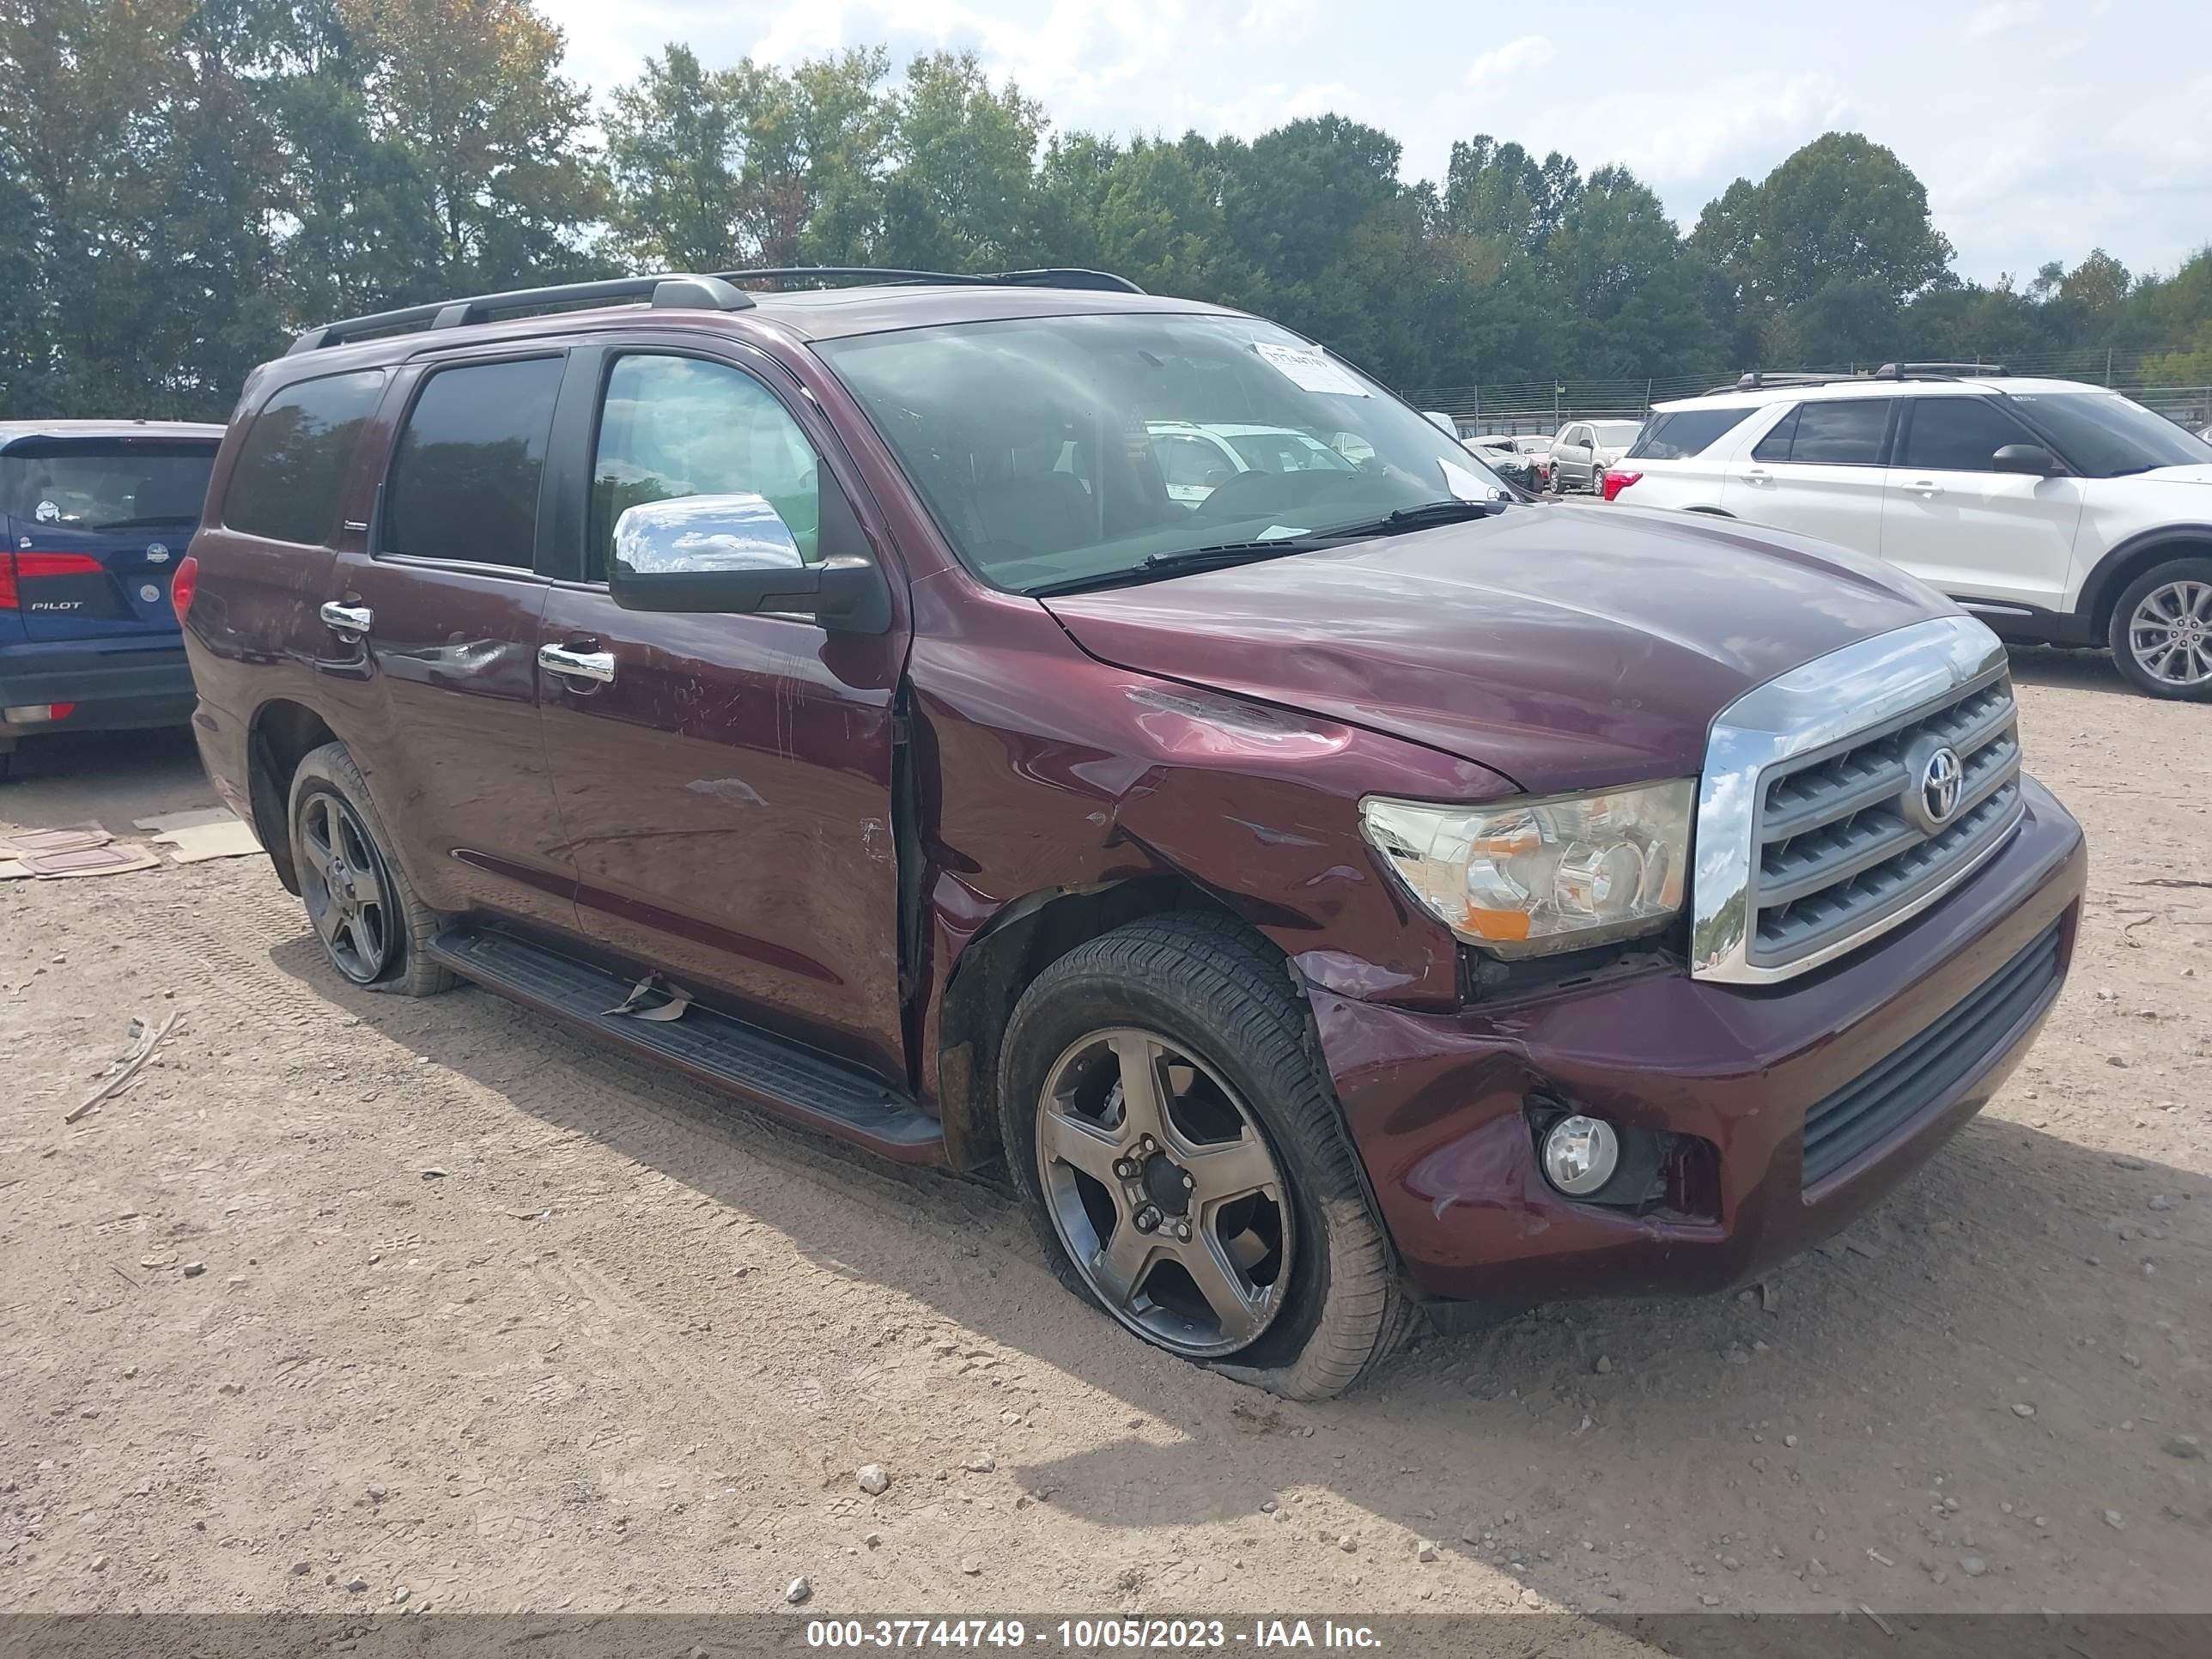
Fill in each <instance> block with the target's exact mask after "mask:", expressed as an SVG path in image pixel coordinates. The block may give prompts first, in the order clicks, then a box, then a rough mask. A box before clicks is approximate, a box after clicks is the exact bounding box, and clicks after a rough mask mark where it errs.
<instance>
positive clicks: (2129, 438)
mask: <svg viewBox="0 0 2212 1659" xmlns="http://www.w3.org/2000/svg"><path fill="white" fill-rule="evenodd" d="M2006 396H2007V397H2008V398H2009V399H2010V401H2011V403H2012V404H2013V406H2014V407H2015V408H2016V409H2018V410H2020V411H2021V414H2023V415H2025V416H2027V417H2028V419H2029V420H2031V421H2033V422H2035V424H2036V425H2038V426H2039V427H2040V428H2043V430H2044V432H2045V434H2046V435H2048V436H2049V437H2050V438H2051V441H2053V442H2055V443H2056V444H2057V446H2058V453H2060V454H2061V455H2063V456H2064V457H2065V458H2066V460H2067V463H2068V464H2069V465H2071V466H2072V467H2073V468H2074V470H2075V471H2077V472H2080V473H2081V474H2083V475H2084V476H2086V477H2092V478H2118V477H2124V476H2126V475H2127V474H2129V473H2130V472H2148V471H2150V470H2151V469H2152V468H2153V467H2156V466H2203V465H2206V464H2208V463H2212V444H2208V443H2206V442H2205V441H2203V439H2202V438H2198V437H2195V436H2192V435H2191V434H2190V433H2189V432H2188V431H2186V430H2185V428H2181V427H2178V426H2176V425H2175V424H2174V423H2173V422H2172V421H2169V420H2167V419H2166V416H2163V415H2154V414H2152V413H2151V411H2150V410H2148V409H2145V408H2144V407H2143V406H2142V404H2138V403H2134V402H2130V400H2129V399H2128V398H2123V397H2121V396H2120V395H2119V394H2118V392H2008V393H2007V394H2006Z"/></svg>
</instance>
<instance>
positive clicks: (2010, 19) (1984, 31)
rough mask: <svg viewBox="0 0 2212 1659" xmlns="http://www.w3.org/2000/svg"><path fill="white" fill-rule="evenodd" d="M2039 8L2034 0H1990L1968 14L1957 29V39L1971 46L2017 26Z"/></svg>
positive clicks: (2032, 15) (2028, 18)
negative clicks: (1971, 13)
mask: <svg viewBox="0 0 2212 1659" xmlns="http://www.w3.org/2000/svg"><path fill="white" fill-rule="evenodd" d="M2039 9H2041V8H2039V6H2037V5H2036V4H2035V3H2034V0H1991V3H1990V4H1989V5H1986V6H1984V7H1982V8H1980V9H1978V10H1977V11H1976V12H1974V13H1973V15H1971V16H1969V17H1968V18H1967V19H1966V22H1965V23H1964V24H1963V25H1961V26H1960V29H1959V39H1960V40H1963V41H1965V42H1966V44H1967V45H1968V46H1972V45H1973V44H1974V42H1976V41H1977V40H1991V39H1993V38H1995V37H1996V36H1997V35H2000V34H2003V33H2007V32H2008V31H2010V30H2013V29H2016V28H2018V27H2020V26H2021V24H2022V23H2025V22H2027V21H2029V20H2031V19H2032V18H2033V17H2034V15H2035V14H2036V13H2037V12H2038V11H2039Z"/></svg>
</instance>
